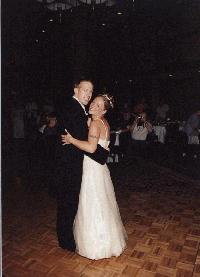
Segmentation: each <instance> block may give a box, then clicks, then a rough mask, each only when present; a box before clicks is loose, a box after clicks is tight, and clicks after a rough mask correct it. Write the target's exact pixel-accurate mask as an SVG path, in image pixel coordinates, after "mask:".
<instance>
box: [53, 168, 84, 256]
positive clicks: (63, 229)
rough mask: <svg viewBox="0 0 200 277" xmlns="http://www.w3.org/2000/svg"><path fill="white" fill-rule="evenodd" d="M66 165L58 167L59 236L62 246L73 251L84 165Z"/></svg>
mask: <svg viewBox="0 0 200 277" xmlns="http://www.w3.org/2000/svg"><path fill="white" fill-rule="evenodd" d="M66 167H67V166H66ZM66 167H62V168H61V167H60V168H58V172H57V173H58V174H57V182H56V183H57V189H58V190H57V236H58V242H59V245H60V246H61V247H63V248H67V249H69V250H72V251H73V250H75V241H74V236H73V223H74V218H75V216H76V213H77V210H78V201H79V192H80V186H81V181H82V165H81V168H79V167H75V168H72V167H71V168H66Z"/></svg>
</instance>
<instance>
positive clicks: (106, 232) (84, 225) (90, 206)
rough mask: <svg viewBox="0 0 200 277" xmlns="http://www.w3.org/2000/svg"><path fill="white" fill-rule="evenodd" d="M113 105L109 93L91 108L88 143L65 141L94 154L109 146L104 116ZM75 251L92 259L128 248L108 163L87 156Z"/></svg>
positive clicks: (116, 253) (115, 253)
mask: <svg viewBox="0 0 200 277" xmlns="http://www.w3.org/2000/svg"><path fill="white" fill-rule="evenodd" d="M112 106H113V103H112V98H111V97H110V96H108V95H107V94H103V95H99V96H97V97H96V98H95V99H94V100H93V102H92V103H91V105H90V109H89V113H90V114H91V115H92V121H91V123H90V128H89V133H88V141H80V140H77V139H75V138H73V137H72V136H71V135H70V134H68V135H67V138H66V141H65V142H68V143H72V144H73V145H75V146H76V147H78V148H80V149H82V150H84V151H86V152H90V153H93V152H95V150H96V147H97V144H100V145H101V146H102V147H104V148H108V146H109V136H110V127H109V124H108V122H107V120H106V119H105V118H104V114H105V113H106V112H107V110H108V109H109V108H110V107H112ZM74 238H75V242H76V252H77V253H78V254H79V255H81V256H84V257H87V258H89V259H95V260H98V259H102V258H110V257H112V256H119V255H120V254H121V253H122V252H123V250H124V249H125V247H126V239H127V234H126V231H125V228H124V226H123V223H122V220H121V217H120V213H119V208H118V205H117V202H116V198H115V192H114V188H113V184H112V180H111V177H110V172H109V169H108V167H107V165H106V164H104V165H101V164H99V163H97V162H96V161H94V160H92V159H91V158H89V157H88V156H86V155H85V156H84V161H83V176H82V184H81V191H80V195H79V206H78V211H77V214H76V218H75V221H74Z"/></svg>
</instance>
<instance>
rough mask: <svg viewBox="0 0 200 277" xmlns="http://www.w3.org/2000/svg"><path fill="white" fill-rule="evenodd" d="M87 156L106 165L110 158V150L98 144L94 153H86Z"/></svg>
mask: <svg viewBox="0 0 200 277" xmlns="http://www.w3.org/2000/svg"><path fill="white" fill-rule="evenodd" d="M85 154H86V155H87V156H88V157H90V158H91V159H93V160H94V161H95V162H97V163H99V164H102V165H104V164H105V163H106V161H107V158H108V156H109V150H106V149H105V148H103V147H102V146H101V145H99V144H97V149H96V151H95V152H94V153H87V152H85Z"/></svg>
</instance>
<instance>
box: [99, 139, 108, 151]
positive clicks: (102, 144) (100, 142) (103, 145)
mask: <svg viewBox="0 0 200 277" xmlns="http://www.w3.org/2000/svg"><path fill="white" fill-rule="evenodd" d="M98 144H99V145H101V146H102V147H103V148H105V149H107V150H109V148H108V146H109V144H110V141H109V140H105V139H101V138H100V139H99V141H98Z"/></svg>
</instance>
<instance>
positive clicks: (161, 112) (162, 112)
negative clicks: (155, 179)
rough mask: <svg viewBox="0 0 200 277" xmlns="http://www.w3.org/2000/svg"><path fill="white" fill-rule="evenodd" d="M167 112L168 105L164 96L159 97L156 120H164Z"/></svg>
mask: <svg viewBox="0 0 200 277" xmlns="http://www.w3.org/2000/svg"><path fill="white" fill-rule="evenodd" d="M168 113H169V105H168V104H166V102H165V100H164V98H161V99H160V101H159V105H158V107H157V108H156V121H158V122H159V121H165V120H166V118H167V115H168Z"/></svg>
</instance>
